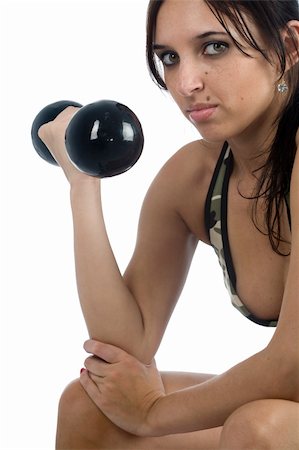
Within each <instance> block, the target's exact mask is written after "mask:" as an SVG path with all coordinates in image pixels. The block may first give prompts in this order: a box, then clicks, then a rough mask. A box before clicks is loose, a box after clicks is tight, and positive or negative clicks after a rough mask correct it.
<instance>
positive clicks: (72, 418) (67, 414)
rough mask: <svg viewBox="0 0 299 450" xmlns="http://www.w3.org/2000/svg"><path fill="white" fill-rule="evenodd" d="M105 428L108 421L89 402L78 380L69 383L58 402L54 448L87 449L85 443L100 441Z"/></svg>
mask: <svg viewBox="0 0 299 450" xmlns="http://www.w3.org/2000/svg"><path fill="white" fill-rule="evenodd" d="M107 426H108V420H107V419H106V418H105V416H104V415H103V414H102V413H101V411H100V410H99V409H98V408H97V407H96V405H95V404H94V403H93V402H92V401H91V400H90V398H89V397H88V395H87V394H86V392H85V391H84V389H83V388H82V386H81V384H80V382H79V380H75V381H73V382H72V383H70V384H69V385H68V386H67V387H66V388H65V390H64V391H63V393H62V395H61V398H60V401H59V407H58V423H57V435H56V448H61V449H62V448H68V449H70V448H89V447H88V445H87V443H88V444H91V443H93V442H98V440H99V439H100V440H101V439H102V437H103V436H104V435H105V432H106V431H107ZM79 443H80V444H81V443H82V444H81V446H79ZM83 443H84V447H83Z"/></svg>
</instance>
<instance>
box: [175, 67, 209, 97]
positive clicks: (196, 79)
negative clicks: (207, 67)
mask: <svg viewBox="0 0 299 450" xmlns="http://www.w3.org/2000/svg"><path fill="white" fill-rule="evenodd" d="M203 88H204V83H203V79H202V76H201V70H200V68H199V66H198V62H197V63H196V62H195V61H180V67H179V71H178V73H177V83H176V90H177V93H178V94H179V95H181V96H183V97H189V96H190V95H192V94H193V93H194V92H195V91H202V90H203Z"/></svg>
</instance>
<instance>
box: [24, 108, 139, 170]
mask: <svg viewBox="0 0 299 450" xmlns="http://www.w3.org/2000/svg"><path fill="white" fill-rule="evenodd" d="M68 106H75V107H79V108H80V110H79V111H78V112H76V114H75V115H74V116H73V118H72V119H71V121H70V123H69V125H68V127H67V129H66V133H65V145H66V150H67V153H68V155H69V158H70V160H71V161H72V163H73V164H74V165H75V166H76V167H77V168H78V169H79V170H81V171H82V172H85V173H87V174H89V175H92V176H95V177H99V178H105V177H112V176H114V175H119V174H121V173H123V172H125V171H127V170H129V169H130V168H131V167H132V166H133V165H134V164H135V163H136V162H137V160H138V159H139V157H140V155H141V153H142V149H143V144H144V137H143V132H142V127H141V124H140V122H139V120H138V118H137V117H136V115H135V114H134V113H133V111H131V110H130V109H129V108H128V107H127V106H125V105H123V104H121V103H118V102H116V101H112V100H101V101H98V102H95V103H91V104H89V105H86V106H82V105H80V104H79V103H76V102H72V101H67V100H64V101H59V102H56V103H52V104H50V105H48V106H46V107H45V108H43V109H42V110H41V111H40V112H39V113H38V115H37V116H36V118H35V119H34V121H33V124H32V128H31V138H32V143H33V146H34V148H35V150H36V151H37V153H38V154H39V156H40V157H41V158H43V159H44V160H46V161H47V162H49V163H51V164H54V165H57V162H56V161H55V159H54V158H53V156H52V155H51V153H50V152H49V150H48V148H47V147H46V146H45V144H44V143H43V141H42V140H41V139H40V138H39V136H38V130H39V128H40V127H41V126H42V125H43V124H45V123H47V122H50V121H52V120H54V119H55V117H56V116H57V115H58V114H59V113H61V112H62V111H63V110H64V109H65V108H67V107H68Z"/></svg>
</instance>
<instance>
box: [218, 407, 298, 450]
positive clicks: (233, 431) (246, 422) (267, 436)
mask: <svg viewBox="0 0 299 450" xmlns="http://www.w3.org/2000/svg"><path fill="white" fill-rule="evenodd" d="M220 449H221V450H253V449H254V450H267V449H268V450H298V449H299V403H296V402H291V401H287V400H257V401H254V402H250V403H247V404H246V405H244V406H241V407H240V408H238V409H237V410H236V411H235V412H234V413H233V414H231V416H230V417H229V418H228V419H227V421H226V422H225V424H224V427H223V432H222V435H221V443H220Z"/></svg>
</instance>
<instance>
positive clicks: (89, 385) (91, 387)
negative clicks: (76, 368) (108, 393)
mask: <svg viewBox="0 0 299 450" xmlns="http://www.w3.org/2000/svg"><path fill="white" fill-rule="evenodd" d="M80 383H81V385H82V387H83V388H84V390H85V391H86V393H87V394H88V396H89V397H90V398H91V400H92V401H93V402H94V403H96V404H97V405H98V404H99V402H100V398H101V392H100V387H99V386H98V385H97V384H96V383H95V382H94V381H93V380H92V379H91V377H90V376H89V374H88V372H87V370H84V371H83V372H82V373H81V375H80Z"/></svg>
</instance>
